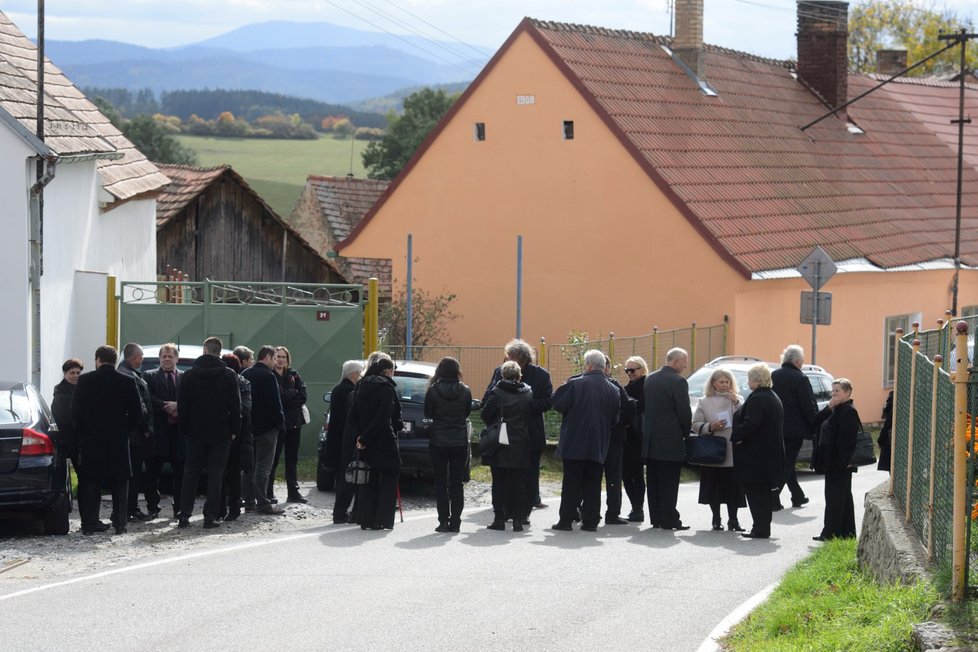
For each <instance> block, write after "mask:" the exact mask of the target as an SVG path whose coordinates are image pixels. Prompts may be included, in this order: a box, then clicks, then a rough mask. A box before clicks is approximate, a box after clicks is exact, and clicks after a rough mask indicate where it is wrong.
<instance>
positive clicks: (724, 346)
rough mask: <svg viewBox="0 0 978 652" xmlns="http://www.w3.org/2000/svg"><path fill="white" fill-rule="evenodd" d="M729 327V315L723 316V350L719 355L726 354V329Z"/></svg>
mask: <svg viewBox="0 0 978 652" xmlns="http://www.w3.org/2000/svg"><path fill="white" fill-rule="evenodd" d="M729 328H730V315H724V316H723V350H722V351H720V355H727V330H728V329H729Z"/></svg>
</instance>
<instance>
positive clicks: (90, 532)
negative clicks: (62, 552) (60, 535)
mask: <svg viewBox="0 0 978 652" xmlns="http://www.w3.org/2000/svg"><path fill="white" fill-rule="evenodd" d="M81 533H82V534H83V535H85V536H86V537H90V536H92V535H93V534H95V530H92V529H90V528H84V527H83V528H82V529H81Z"/></svg>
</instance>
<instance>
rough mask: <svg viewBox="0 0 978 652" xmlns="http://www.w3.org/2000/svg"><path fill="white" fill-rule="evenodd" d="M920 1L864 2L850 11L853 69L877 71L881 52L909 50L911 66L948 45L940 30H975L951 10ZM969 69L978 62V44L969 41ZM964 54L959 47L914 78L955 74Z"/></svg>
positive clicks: (851, 62) (927, 64) (967, 21)
mask: <svg viewBox="0 0 978 652" xmlns="http://www.w3.org/2000/svg"><path fill="white" fill-rule="evenodd" d="M931 7H932V5H925V4H923V3H922V2H920V0H860V1H859V2H857V3H855V4H854V5H852V7H851V9H850V11H849V67H850V68H851V69H852V70H855V71H858V72H875V71H876V51H877V50H887V49H895V50H907V62H908V65H910V64H913V63H915V62H917V61H920V60H921V59H924V58H926V57H927V56H928V55H930V54H933V53H934V52H936V51H937V50H939V49H941V48H942V47H944V46H945V45H947V42H946V41H940V40H938V36H939V35H940V31H941V30H944V32H954V31H957V30H960V29H961V28H967V29H968V30H969V31H971V20H970V19H966V18H961V17H960V16H958V15H957V14H956V13H955V12H953V11H951V10H950V9H946V8H944V9H940V10H938V9H936V8H931ZM967 48H968V52H967V59H968V61H969V63H968V66H969V68H970V67H973V65H972V63H971V62H974V61H976V55H978V44H976V43H975V42H974V41H969V42H968V46H967ZM959 56H960V54H959V51H958V50H957V48H955V49H952V50H951V51H950V52H946V53H945V54H943V55H941V56H940V57H937V58H935V59H932V60H931V61H928V62H927V63H926V64H924V65H922V66H921V67H920V68H917V69H916V70H914V71H912V72H911V73H909V74H910V75H928V74H933V73H942V72H954V71H957V69H958V58H959Z"/></svg>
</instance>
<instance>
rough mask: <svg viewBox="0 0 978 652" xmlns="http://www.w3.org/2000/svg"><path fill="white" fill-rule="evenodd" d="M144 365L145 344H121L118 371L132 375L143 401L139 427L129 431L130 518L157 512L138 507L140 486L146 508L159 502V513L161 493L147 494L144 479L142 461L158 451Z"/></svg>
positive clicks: (141, 519) (144, 518)
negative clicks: (142, 345)
mask: <svg viewBox="0 0 978 652" xmlns="http://www.w3.org/2000/svg"><path fill="white" fill-rule="evenodd" d="M142 365H143V347H141V346H139V345H138V344H136V343H135V342H129V343H128V344H126V345H125V346H124V347H122V362H120V363H119V367H118V371H119V373H123V374H125V375H127V376H130V377H131V378H132V379H133V380H135V381H136V389H138V390H139V400H140V401H141V402H142V404H143V418H142V419H140V420H139V424H138V425H137V426H136V428H135V429H134V430H133V431H132V432H131V433H129V461H130V466H131V467H132V478H131V479H130V480H129V508H128V509H129V520H130V521H147V520H150V519H152V518H155V514H154V515H153V516H150V515H149V514H147V513H145V512H143V510H141V509H139V490H140V489H142V490H143V498H145V499H146V509H147V511H149V512H153V507H152V503H153V502H155V503H157V506H156V508H155V509H156V514H159V512H160V510H159V506H158V504H159V502H160V499H159V496H157V497H156V498H155V501H154V499H152V498H150V495H151V494H147V492H146V485H145V483H144V475H143V464H144V463H145V461H146V460H147V459H149V458H151V457H153V454H154V453H155V449H156V447H155V444H154V442H153V399H152V397H151V396H150V393H149V386H147V385H146V381H145V380H143V374H142V372H141V371H139V368H140V367H141V366H142Z"/></svg>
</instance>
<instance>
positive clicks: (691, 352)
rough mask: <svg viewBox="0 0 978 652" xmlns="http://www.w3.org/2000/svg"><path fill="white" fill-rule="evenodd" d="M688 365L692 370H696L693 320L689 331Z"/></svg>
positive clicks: (694, 325) (694, 324)
mask: <svg viewBox="0 0 978 652" xmlns="http://www.w3.org/2000/svg"><path fill="white" fill-rule="evenodd" d="M689 366H690V368H691V369H693V370H694V371H695V370H696V322H695V321H694V322H693V327H692V328H691V329H690V331H689Z"/></svg>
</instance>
